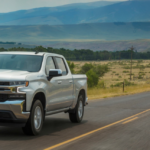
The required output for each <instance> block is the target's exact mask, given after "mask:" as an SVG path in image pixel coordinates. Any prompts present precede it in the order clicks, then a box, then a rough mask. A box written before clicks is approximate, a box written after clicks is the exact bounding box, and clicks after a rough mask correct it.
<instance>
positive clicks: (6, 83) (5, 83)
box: [0, 82, 9, 86]
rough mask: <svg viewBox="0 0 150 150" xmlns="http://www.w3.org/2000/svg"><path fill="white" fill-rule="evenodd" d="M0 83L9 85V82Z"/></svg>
mask: <svg viewBox="0 0 150 150" xmlns="http://www.w3.org/2000/svg"><path fill="white" fill-rule="evenodd" d="M0 85H8V86H9V82H0Z"/></svg>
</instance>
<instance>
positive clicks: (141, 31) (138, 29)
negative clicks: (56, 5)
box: [0, 22, 150, 43]
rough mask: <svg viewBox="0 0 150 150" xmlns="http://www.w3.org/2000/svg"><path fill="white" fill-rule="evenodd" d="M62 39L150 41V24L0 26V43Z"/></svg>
mask: <svg viewBox="0 0 150 150" xmlns="http://www.w3.org/2000/svg"><path fill="white" fill-rule="evenodd" d="M62 39H72V40H73V39H91V40H97V39H99V40H134V39H150V22H133V23H90V24H78V25H55V26H52V25H51V26H50V25H36V26H32V25H30V26H0V41H4V40H5V41H17V42H25V41H28V42H29V41H40V42H41V43H42V42H45V41H51V40H60V41H61V40H62Z"/></svg>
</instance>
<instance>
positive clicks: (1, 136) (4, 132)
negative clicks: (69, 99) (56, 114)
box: [0, 117, 87, 141]
mask: <svg viewBox="0 0 150 150" xmlns="http://www.w3.org/2000/svg"><path fill="white" fill-rule="evenodd" d="M86 122H87V121H86V120H83V121H82V123H79V124H77V123H71V122H70V120H69V119H66V118H51V117H48V118H46V119H45V122H44V125H43V129H42V131H41V133H40V135H38V136H26V135H25V134H24V133H23V131H22V129H21V128H11V127H0V140H6V141H7V140H8V141H17V140H30V139H36V138H39V137H41V136H44V135H50V136H51V135H52V136H55V133H56V135H57V134H58V132H61V131H63V130H65V129H69V130H70V128H73V127H77V126H79V125H80V126H81V125H83V124H85V123H86ZM46 137H47V136H46Z"/></svg>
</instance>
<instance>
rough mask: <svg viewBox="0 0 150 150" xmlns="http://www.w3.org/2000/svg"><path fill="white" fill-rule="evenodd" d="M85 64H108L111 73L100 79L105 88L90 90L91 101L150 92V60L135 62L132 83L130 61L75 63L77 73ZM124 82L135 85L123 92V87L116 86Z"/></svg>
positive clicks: (126, 87)
mask: <svg viewBox="0 0 150 150" xmlns="http://www.w3.org/2000/svg"><path fill="white" fill-rule="evenodd" d="M85 63H92V64H107V65H108V66H109V72H107V73H106V74H105V75H104V76H103V77H102V78H100V79H99V82H103V83H104V87H95V88H88V98H89V99H98V98H107V97H114V96H121V95H128V94H135V93H140V92H145V91H150V60H133V65H132V66H133V69H132V79H131V81H130V66H131V62H130V61H129V60H121V61H91V62H89V61H87V62H86V61H82V62H81V61H80V62H74V64H75V66H76V67H75V71H76V72H77V71H78V70H80V68H81V66H82V65H84V64H85ZM124 80H126V81H128V82H130V83H132V84H133V85H132V84H131V85H129V86H125V88H124V92H123V86H122V85H121V86H116V85H117V83H121V82H124Z"/></svg>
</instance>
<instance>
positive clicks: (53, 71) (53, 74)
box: [49, 69, 62, 78]
mask: <svg viewBox="0 0 150 150" xmlns="http://www.w3.org/2000/svg"><path fill="white" fill-rule="evenodd" d="M59 76H62V70H61V69H50V70H49V78H53V77H59Z"/></svg>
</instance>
